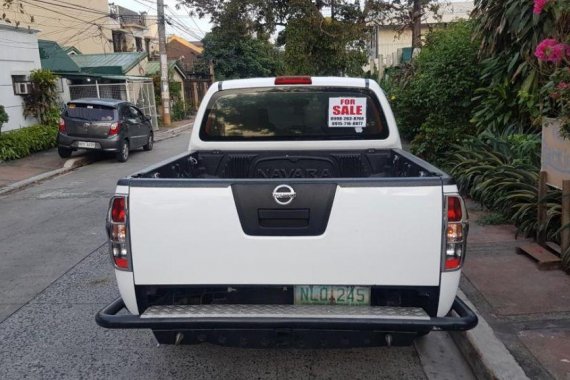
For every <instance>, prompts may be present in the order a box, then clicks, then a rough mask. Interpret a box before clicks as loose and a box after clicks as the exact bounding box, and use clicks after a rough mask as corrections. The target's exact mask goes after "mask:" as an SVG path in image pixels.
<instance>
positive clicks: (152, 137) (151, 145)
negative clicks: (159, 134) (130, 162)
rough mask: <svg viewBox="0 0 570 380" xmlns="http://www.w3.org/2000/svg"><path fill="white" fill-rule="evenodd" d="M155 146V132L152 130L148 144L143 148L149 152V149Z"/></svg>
mask: <svg viewBox="0 0 570 380" xmlns="http://www.w3.org/2000/svg"><path fill="white" fill-rule="evenodd" d="M153 146H154V133H152V132H150V133H149V135H148V140H147V141H146V144H145V145H143V149H144V150H146V151H147V152H148V151H149V150H152V147H153Z"/></svg>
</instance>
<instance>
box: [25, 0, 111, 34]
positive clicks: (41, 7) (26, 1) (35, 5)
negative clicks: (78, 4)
mask: <svg viewBox="0 0 570 380" xmlns="http://www.w3.org/2000/svg"><path fill="white" fill-rule="evenodd" d="M20 1H21V2H22V3H24V4H28V5H31V6H34V7H37V8H40V9H44V10H46V11H48V12H52V13H55V14H57V15H61V13H60V12H58V11H56V10H53V9H50V8H46V7H44V6H41V5H38V4H33V3H29V2H28V1H40V0H20ZM42 2H43V1H42ZM50 4H51V3H50ZM56 5H57V4H56ZM73 17H74V18H75V19H77V20H79V21H83V22H85V23H88V24H91V25H96V26H98V27H101V28H104V29H108V30H112V29H111V28H106V27H104V26H102V25H101V26H100V25H99V24H96V23H93V22H91V21H87V20H84V19H81V18H79V17H77V16H73ZM103 17H110V16H109V15H108V14H107V15H106V16H103ZM103 17H101V18H103Z"/></svg>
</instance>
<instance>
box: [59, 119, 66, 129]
mask: <svg viewBox="0 0 570 380" xmlns="http://www.w3.org/2000/svg"><path fill="white" fill-rule="evenodd" d="M59 131H60V132H61V133H65V120H63V118H61V117H60V118H59Z"/></svg>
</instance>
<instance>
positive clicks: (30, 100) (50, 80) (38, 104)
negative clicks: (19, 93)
mask: <svg viewBox="0 0 570 380" xmlns="http://www.w3.org/2000/svg"><path fill="white" fill-rule="evenodd" d="M30 81H31V82H32V88H31V91H30V93H29V94H28V95H26V96H25V97H24V116H25V117H28V116H32V117H35V118H36V119H38V121H39V122H40V123H41V124H44V125H57V123H58V121H59V113H60V111H59V107H58V104H57V99H58V95H57V76H56V75H55V74H54V73H52V72H51V71H49V70H44V69H38V70H33V71H32V72H31V73H30Z"/></svg>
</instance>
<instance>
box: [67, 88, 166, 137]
mask: <svg viewBox="0 0 570 380" xmlns="http://www.w3.org/2000/svg"><path fill="white" fill-rule="evenodd" d="M69 94H70V99H71V100H74V99H80V98H107V99H109V98H110V99H120V100H126V101H128V102H131V103H133V104H135V105H136V106H137V107H138V108H140V109H141V110H142V111H143V113H144V114H145V115H147V116H150V118H151V123H152V128H153V129H154V130H157V129H158V113H157V110H156V102H155V99H154V85H153V83H152V80H142V81H126V82H124V83H105V84H99V83H95V84H74V85H70V86H69Z"/></svg>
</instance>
